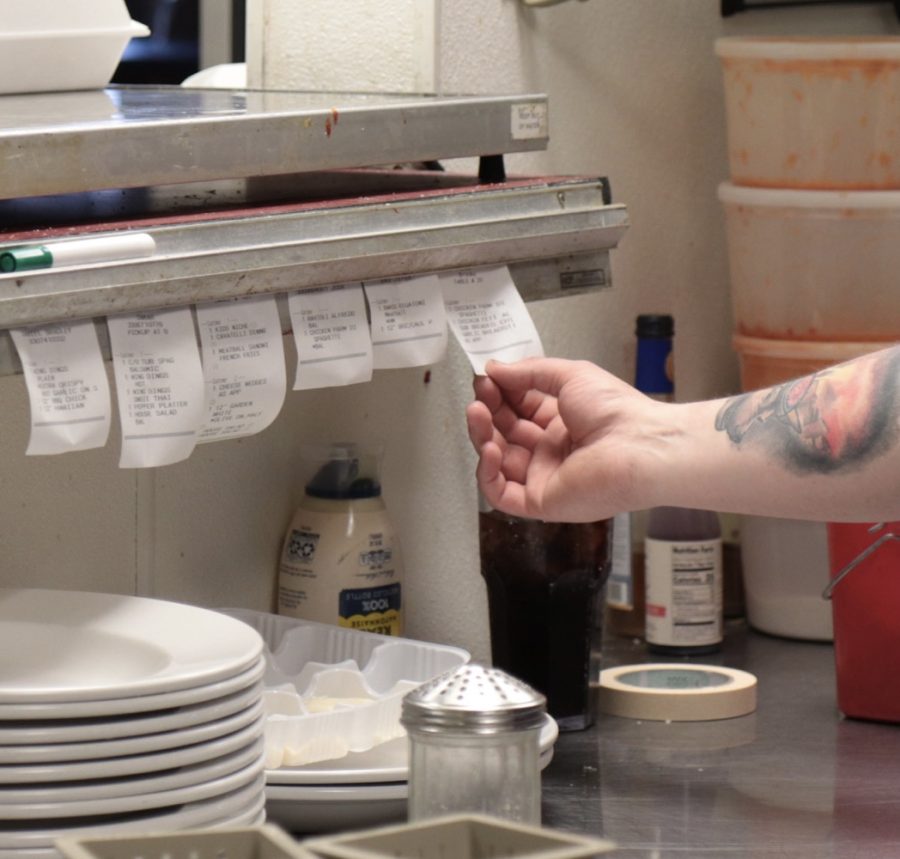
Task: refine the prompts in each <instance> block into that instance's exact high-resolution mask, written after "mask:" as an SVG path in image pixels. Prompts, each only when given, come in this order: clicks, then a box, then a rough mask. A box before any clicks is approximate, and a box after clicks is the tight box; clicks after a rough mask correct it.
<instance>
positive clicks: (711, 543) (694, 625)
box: [645, 538, 722, 647]
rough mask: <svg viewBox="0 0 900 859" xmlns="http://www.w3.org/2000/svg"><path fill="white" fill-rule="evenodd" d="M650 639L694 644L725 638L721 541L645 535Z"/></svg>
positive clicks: (675, 643) (648, 634)
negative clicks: (664, 538) (669, 538)
mask: <svg viewBox="0 0 900 859" xmlns="http://www.w3.org/2000/svg"><path fill="white" fill-rule="evenodd" d="M645 545H646V586H647V609H646V612H647V626H646V638H647V641H648V642H649V643H650V644H662V645H674V646H681V647H696V646H703V645H710V644H717V643H718V642H720V641H721V640H722V541H721V540H719V539H716V540H700V541H696V542H692V541H669V540H654V539H651V538H648V539H647V541H646V544H645Z"/></svg>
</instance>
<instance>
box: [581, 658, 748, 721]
mask: <svg viewBox="0 0 900 859" xmlns="http://www.w3.org/2000/svg"><path fill="white" fill-rule="evenodd" d="M598 696H599V701H598V703H599V706H600V710H601V711H602V712H604V713H607V714H609V715H610V716H624V717H625V718H629V719H650V720H652V721H669V722H701V721H709V720H713V719H732V718H734V717H735V716H745V715H746V714H747V713H752V712H753V711H754V710H755V709H756V677H755V676H754V675H753V674H750V673H748V672H747V671H739V670H738V669H735V668H723V667H722V666H719V665H696V664H693V663H683V662H681V663H665V662H648V663H646V664H639V665H620V666H618V667H616V668H607V669H606V670H604V671H601V672H600V687H599V692H598Z"/></svg>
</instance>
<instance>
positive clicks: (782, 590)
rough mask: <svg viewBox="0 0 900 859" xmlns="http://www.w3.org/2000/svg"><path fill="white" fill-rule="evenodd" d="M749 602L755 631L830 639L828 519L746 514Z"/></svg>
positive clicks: (744, 541)
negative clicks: (782, 517)
mask: <svg viewBox="0 0 900 859" xmlns="http://www.w3.org/2000/svg"><path fill="white" fill-rule="evenodd" d="M741 559H742V561H743V573H744V604H745V606H746V609H747V620H748V621H749V623H750V625H751V626H752V627H753V628H754V629H758V630H760V631H761V632H768V633H769V634H770V635H780V636H783V637H785V638H798V639H802V640H805V641H831V640H832V638H833V636H834V632H833V629H834V627H833V623H832V618H831V603H830V602H829V601H828V600H826V599H823V598H822V591H823V590H824V589H825V587H826V585H827V584H828V582H829V580H830V577H831V573H830V567H829V561H828V526H827V525H826V524H825V523H824V522H801V521H799V520H794V519H772V518H769V517H767V516H742V517H741Z"/></svg>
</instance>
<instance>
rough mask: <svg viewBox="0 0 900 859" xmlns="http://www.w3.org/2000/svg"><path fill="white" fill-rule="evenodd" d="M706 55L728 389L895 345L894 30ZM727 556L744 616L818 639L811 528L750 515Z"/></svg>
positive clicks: (822, 611) (822, 626)
mask: <svg viewBox="0 0 900 859" xmlns="http://www.w3.org/2000/svg"><path fill="white" fill-rule="evenodd" d="M716 53H717V55H718V56H719V59H720V62H721V65H722V72H723V78H724V91H725V107H726V115H727V132H728V135H727V136H728V156H729V167H730V173H731V177H730V178H731V181H730V182H726V183H723V184H722V185H721V187H720V190H719V197H720V200H721V202H722V204H723V207H724V210H725V218H726V232H727V240H728V252H729V264H730V281H731V293H732V307H733V314H734V324H735V334H734V346H735V349H736V351H737V353H738V356H739V358H740V365H741V383H742V387H743V388H744V390H753V389H756V388H761V387H767V386H769V385H772V384H777V383H779V382H782V381H786V380H788V379H791V378H795V377H797V376H801V375H805V374H807V373H811V372H814V371H816V370H820V369H822V368H824V367H826V366H828V365H831V364H835V363H839V362H841V361H844V360H848V359H851V358H854V357H856V356H858V355H861V354H864V353H866V352H871V351H874V350H876V349H878V348H881V347H882V346H884V345H887V344H890V343H893V342H896V341H898V340H900V303H898V298H900V38H896V37H874V38H871V37H870V38H766V37H735V38H724V39H720V40H718V41H717V42H716ZM851 527H855V528H857V529H858V527H859V526H851ZM836 534H838V535H839V529H837V530H835V529H832V534H831V539H832V543H833V542H834V540H835V539H838V540H840V539H843V538H842V537H840V536H837V537H836V536H835V535H836ZM856 536H858V534H857V535H856ZM832 548H833V547H832ZM742 550H743V556H744V563H745V587H746V597H747V611H748V617H749V620H750V622H751V624H752V625H754V626H756V627H757V628H759V629H762V630H764V631H766V632H772V633H775V634H780V635H788V636H794V637H798V638H822V639H827V638H829V637H831V634H832V627H831V621H832V615H831V606H830V605H829V604H828V603H827V602H825V601H824V600H822V599H821V597H820V594H821V591H822V589H823V587H824V586H825V585H826V584H827V581H828V578H829V575H830V572H829V547H828V533H827V529H826V526H825V525H824V523H823V524H819V523H794V522H777V521H776V520H766V519H759V520H756V519H752V520H749V521H747V522H745V523H743V528H742ZM832 554H835V553H834V552H833V551H832ZM838 554H841V556H842V557H843V553H840V552H838ZM853 575H854V576H858V577H860V578H862V576H863V575H864V573H862V572H861V571H859V570H857V571H855V572H854V574H853ZM897 576H898V578H900V570H898V571H897ZM848 581H849V577H848ZM841 587H843V585H842V586H841ZM838 592H839V589H836V590H835V596H836V597H837V595H838ZM898 608H900V607H898ZM898 613H900V612H898ZM834 633H835V639H836V645H837V629H836V628H835V630H834ZM896 635H897V636H898V637H900V631H898V632H897V633H896Z"/></svg>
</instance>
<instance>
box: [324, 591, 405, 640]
mask: <svg viewBox="0 0 900 859" xmlns="http://www.w3.org/2000/svg"><path fill="white" fill-rule="evenodd" d="M338 615H339V617H338V625H339V626H347V627H350V628H351V629H361V630H364V631H365V632H380V633H383V634H384V635H400V584H399V583H394V584H392V585H385V586H384V587H381V588H355V589H353V590H345V591H341V593H340V596H339V597H338Z"/></svg>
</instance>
